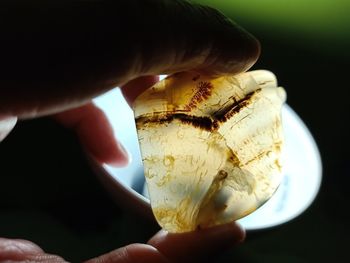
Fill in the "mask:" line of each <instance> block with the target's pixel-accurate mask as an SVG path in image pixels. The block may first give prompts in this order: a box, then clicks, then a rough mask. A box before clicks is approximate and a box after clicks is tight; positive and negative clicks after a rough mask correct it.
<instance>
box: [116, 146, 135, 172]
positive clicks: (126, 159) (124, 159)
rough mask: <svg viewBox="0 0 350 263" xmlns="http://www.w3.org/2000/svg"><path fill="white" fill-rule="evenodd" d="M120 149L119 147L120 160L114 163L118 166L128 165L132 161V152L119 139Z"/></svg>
mask: <svg viewBox="0 0 350 263" xmlns="http://www.w3.org/2000/svg"><path fill="white" fill-rule="evenodd" d="M118 149H119V152H120V155H119V156H118V161H117V162H115V163H114V164H115V165H117V166H118V167H120V166H128V165H129V164H130V163H131V161H132V158H131V154H130V153H129V152H128V150H127V149H126V148H125V147H124V146H123V144H121V143H120V142H119V141H118Z"/></svg>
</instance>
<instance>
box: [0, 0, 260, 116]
mask: <svg viewBox="0 0 350 263" xmlns="http://www.w3.org/2000/svg"><path fill="white" fill-rule="evenodd" d="M0 10H1V11H0V32H1V34H2V40H3V41H1V44H0V55H1V61H0V69H1V72H2V75H1V78H0V87H1V89H0V114H2V115H9V116H19V117H22V118H25V117H27V118H28V117H36V116H40V115H43V114H49V113H53V112H59V111H63V110H66V109H69V108H72V107H77V106H80V105H82V104H84V103H86V102H87V101H89V100H90V99H91V98H93V97H95V96H97V95H99V94H101V93H103V92H105V91H107V90H108V89H111V88H113V87H115V86H119V85H122V84H125V83H127V82H128V81H129V80H131V79H135V78H137V77H139V76H143V75H158V74H161V73H171V72H176V71H183V70H189V69H198V70H202V71H205V72H207V73H210V74H212V73H213V74H227V73H231V74H232V73H237V72H240V71H244V70H247V69H248V68H249V67H250V66H251V65H252V64H253V63H254V62H255V61H256V59H257V57H258V55H259V44H258V42H257V41H256V40H255V38H254V37H252V36H251V35H250V34H249V33H247V32H246V31H244V30H243V29H241V28H240V27H239V26H237V25H236V24H234V23H233V22H231V21H230V20H229V19H228V18H226V17H225V16H224V15H222V14H221V13H219V12H218V11H216V10H214V9H212V8H209V7H205V6H200V5H194V4H190V3H189V2H187V1H180V0H128V1H110V0H99V1H80V0H73V1H59V0H54V1H35V2H30V3H29V2H28V1H24V0H23V1H21V0H20V1H12V2H8V1H5V2H4V3H0Z"/></svg>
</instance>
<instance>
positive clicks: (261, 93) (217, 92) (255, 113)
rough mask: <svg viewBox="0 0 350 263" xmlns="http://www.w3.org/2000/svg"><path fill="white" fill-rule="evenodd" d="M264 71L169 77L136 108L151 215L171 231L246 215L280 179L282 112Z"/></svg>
mask: <svg viewBox="0 0 350 263" xmlns="http://www.w3.org/2000/svg"><path fill="white" fill-rule="evenodd" d="M285 98H286V94H285V91H284V90H283V89H282V88H277V82H276V78H275V76H274V75H273V74H272V73H271V72H268V71H251V72H246V73H242V74H239V75H235V76H230V77H220V78H215V79H213V78H208V77H206V76H203V75H199V74H198V73H195V72H183V73H178V74H174V75H171V76H169V77H167V78H166V79H164V80H162V81H160V82H158V83H157V84H156V85H154V86H153V87H151V88H149V89H148V90H146V91H145V92H144V93H143V94H141V95H140V96H139V97H138V98H137V99H136V100H135V102H134V113H135V120H136V126H137V133H138V139H139V143H140V148H141V155H142V160H143V164H144V174H145V177H146V182H147V186H148V191H149V195H150V201H151V206H152V210H153V213H154V215H155V217H156V219H157V221H158V223H159V224H160V225H161V226H162V227H163V228H164V229H165V230H168V231H170V232H187V231H192V230H195V229H197V228H205V227H209V226H213V225H217V224H223V223H228V222H231V221H234V220H236V219H239V218H241V217H243V216H245V215H248V214H250V213H251V212H253V211H254V210H256V209H257V208H258V207H260V206H261V205H262V204H264V203H265V202H266V201H267V200H268V199H269V198H270V197H271V196H272V195H273V193H274V192H275V191H276V189H277V187H278V185H279V184H280V182H281V179H282V173H281V168H282V165H281V150H282V146H283V132H282V123H281V107H282V104H283V103H284V102H285Z"/></svg>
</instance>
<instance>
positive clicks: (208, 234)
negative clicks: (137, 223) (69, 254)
mask: <svg viewBox="0 0 350 263" xmlns="http://www.w3.org/2000/svg"><path fill="white" fill-rule="evenodd" d="M244 235H245V234H244V230H242V229H241V228H240V227H239V226H238V225H236V224H234V223H233V224H227V225H222V226H218V227H213V228H210V229H204V230H201V231H195V232H191V233H184V234H169V233H167V232H165V231H163V230H161V231H160V232H158V233H157V234H156V235H155V236H153V237H152V238H151V239H150V240H149V241H148V244H131V245H128V246H125V247H122V248H119V249H116V250H113V251H111V252H109V253H107V254H104V255H101V256H99V257H97V258H94V259H90V260H88V261H86V263H112V262H113V263H119V262H120V263H129V262H130V263H131V262H132V263H136V262H137V263H147V262H150V263H158V262H159V263H160V262H161V263H163V262H164V263H165V262H167V263H171V262H184V263H186V262H207V260H209V259H211V257H213V256H215V255H217V253H218V252H222V251H224V250H225V249H228V248H231V247H233V246H234V245H237V243H239V242H241V241H242V240H243V239H244ZM4 261H5V262H8V261H11V262H12V261H14V262H18V263H20V262H45V263H51V262H52V263H53V262H54V263H60V262H66V261H65V260H64V259H63V258H61V257H59V256H56V255H52V254H48V253H45V252H44V251H43V250H42V249H41V248H40V247H38V246H37V245H36V244H34V243H32V242H30V241H27V240H14V239H12V240H11V239H3V238H0V262H4ZM209 262H210V261H209Z"/></svg>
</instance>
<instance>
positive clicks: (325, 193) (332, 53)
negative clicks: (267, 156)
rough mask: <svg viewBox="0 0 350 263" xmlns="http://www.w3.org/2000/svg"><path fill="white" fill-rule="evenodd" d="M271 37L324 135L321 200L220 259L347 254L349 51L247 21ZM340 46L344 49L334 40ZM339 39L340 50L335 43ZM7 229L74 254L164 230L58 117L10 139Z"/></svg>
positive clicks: (275, 65) (272, 50)
mask: <svg viewBox="0 0 350 263" xmlns="http://www.w3.org/2000/svg"><path fill="white" fill-rule="evenodd" d="M238 22H239V23H240V24H242V25H243V26H245V27H246V28H247V29H248V30H249V31H251V32H252V33H253V34H255V35H256V36H257V37H258V38H259V39H260V41H261V44H262V54H261V58H260V59H259V61H258V63H257V64H256V65H255V66H254V68H255V69H260V68H263V69H269V70H271V71H272V72H274V73H275V74H276V75H277V77H278V80H279V84H280V85H281V86H283V87H285V88H286V90H287V93H288V104H289V105H290V106H291V107H292V108H293V109H294V110H295V111H296V112H297V113H298V114H299V115H300V116H301V117H302V119H303V120H304V122H305V123H306V124H307V126H308V127H309V128H310V130H311V132H312V134H313V135H314V137H315V140H316V142H317V143H318V146H319V149H320V152H321V156H322V161H323V181H322V186H321V191H320V193H319V195H318V197H317V199H316V201H315V202H314V203H313V204H312V206H311V207H310V208H309V209H308V210H307V211H306V212H305V213H304V214H302V215H301V216H299V217H298V218H296V219H295V220H293V221H292V222H289V223H287V224H285V225H282V226H279V227H277V228H274V229H270V230H264V231H259V232H249V233H248V236H247V240H246V242H245V243H244V244H243V245H241V246H239V247H237V248H235V249H233V250H232V251H229V252H228V253H227V254H224V255H222V256H221V257H220V258H219V259H218V262H227V260H228V259H230V260H229V262H231V261H232V262H233V261H236V262H267V261H269V262H325V261H326V260H329V261H330V260H332V261H333V260H335V261H336V262H346V261H347V260H346V259H347V256H348V251H347V250H348V244H350V238H349V235H350V230H349V222H350V216H349V213H348V209H349V196H348V186H349V183H350V179H349V176H350V175H349V171H350V168H349V164H350V157H349V153H348V149H349V138H348V137H349V135H350V134H349V128H348V121H349V113H350V110H349V108H350V107H349V97H348V94H349V92H348V89H349V84H348V83H349V77H348V76H349V73H348V72H349V62H348V61H349V59H350V55H349V50H348V49H347V47H346V46H344V45H342V49H341V50H339V48H338V45H334V47H332V46H330V47H329V48H328V49H322V48H313V46H315V45H317V42H315V43H307V45H306V44H305V43H304V42H303V41H304V40H303V39H302V38H300V39H298V38H295V37H294V36H291V35H288V34H274V33H273V32H269V30H268V29H266V28H260V27H259V25H251V24H249V23H248V22H247V21H244V20H242V21H238ZM333 48H334V49H333ZM335 48H337V50H335ZM0 162H1V171H0V173H1V174H0V236H1V237H9V238H24V239H29V240H32V241H34V242H36V243H37V244H39V245H40V246H41V247H42V248H43V249H44V250H46V251H48V252H50V253H55V254H59V255H61V256H63V257H64V258H66V259H67V260H71V261H73V262H77V261H81V260H83V259H87V258H90V257H93V256H96V255H99V254H101V253H104V252H107V251H109V250H112V249H115V248H117V247H120V246H122V245H125V244H129V243H131V242H146V241H147V239H148V238H149V237H150V236H151V235H152V234H153V233H155V232H156V231H157V230H158V227H157V226H156V225H155V224H154V223H153V222H148V221H145V220H144V219H140V218H137V217H135V216H134V215H132V214H131V213H129V212H127V211H124V210H122V209H121V208H119V207H118V206H117V205H116V204H115V203H114V202H113V200H112V199H111V198H110V196H109V195H108V193H106V191H105V190H104V188H103V187H102V186H101V184H100V182H99V181H98V180H97V178H96V176H95V175H94V173H93V172H92V170H91V169H90V167H89V164H88V161H87V160H86V158H85V156H84V153H83V151H82V150H81V148H80V146H79V144H78V142H77V140H76V138H75V136H74V135H73V134H72V133H71V132H69V131H67V130H65V129H64V128H62V127H60V126H59V125H57V124H56V123H54V122H53V121H52V120H50V119H47V118H42V119H38V120H32V121H23V122H20V123H18V125H17V127H16V128H15V130H14V131H13V132H12V133H11V134H10V135H9V137H8V138H7V139H5V140H4V141H3V142H2V143H1V145H0Z"/></svg>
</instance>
